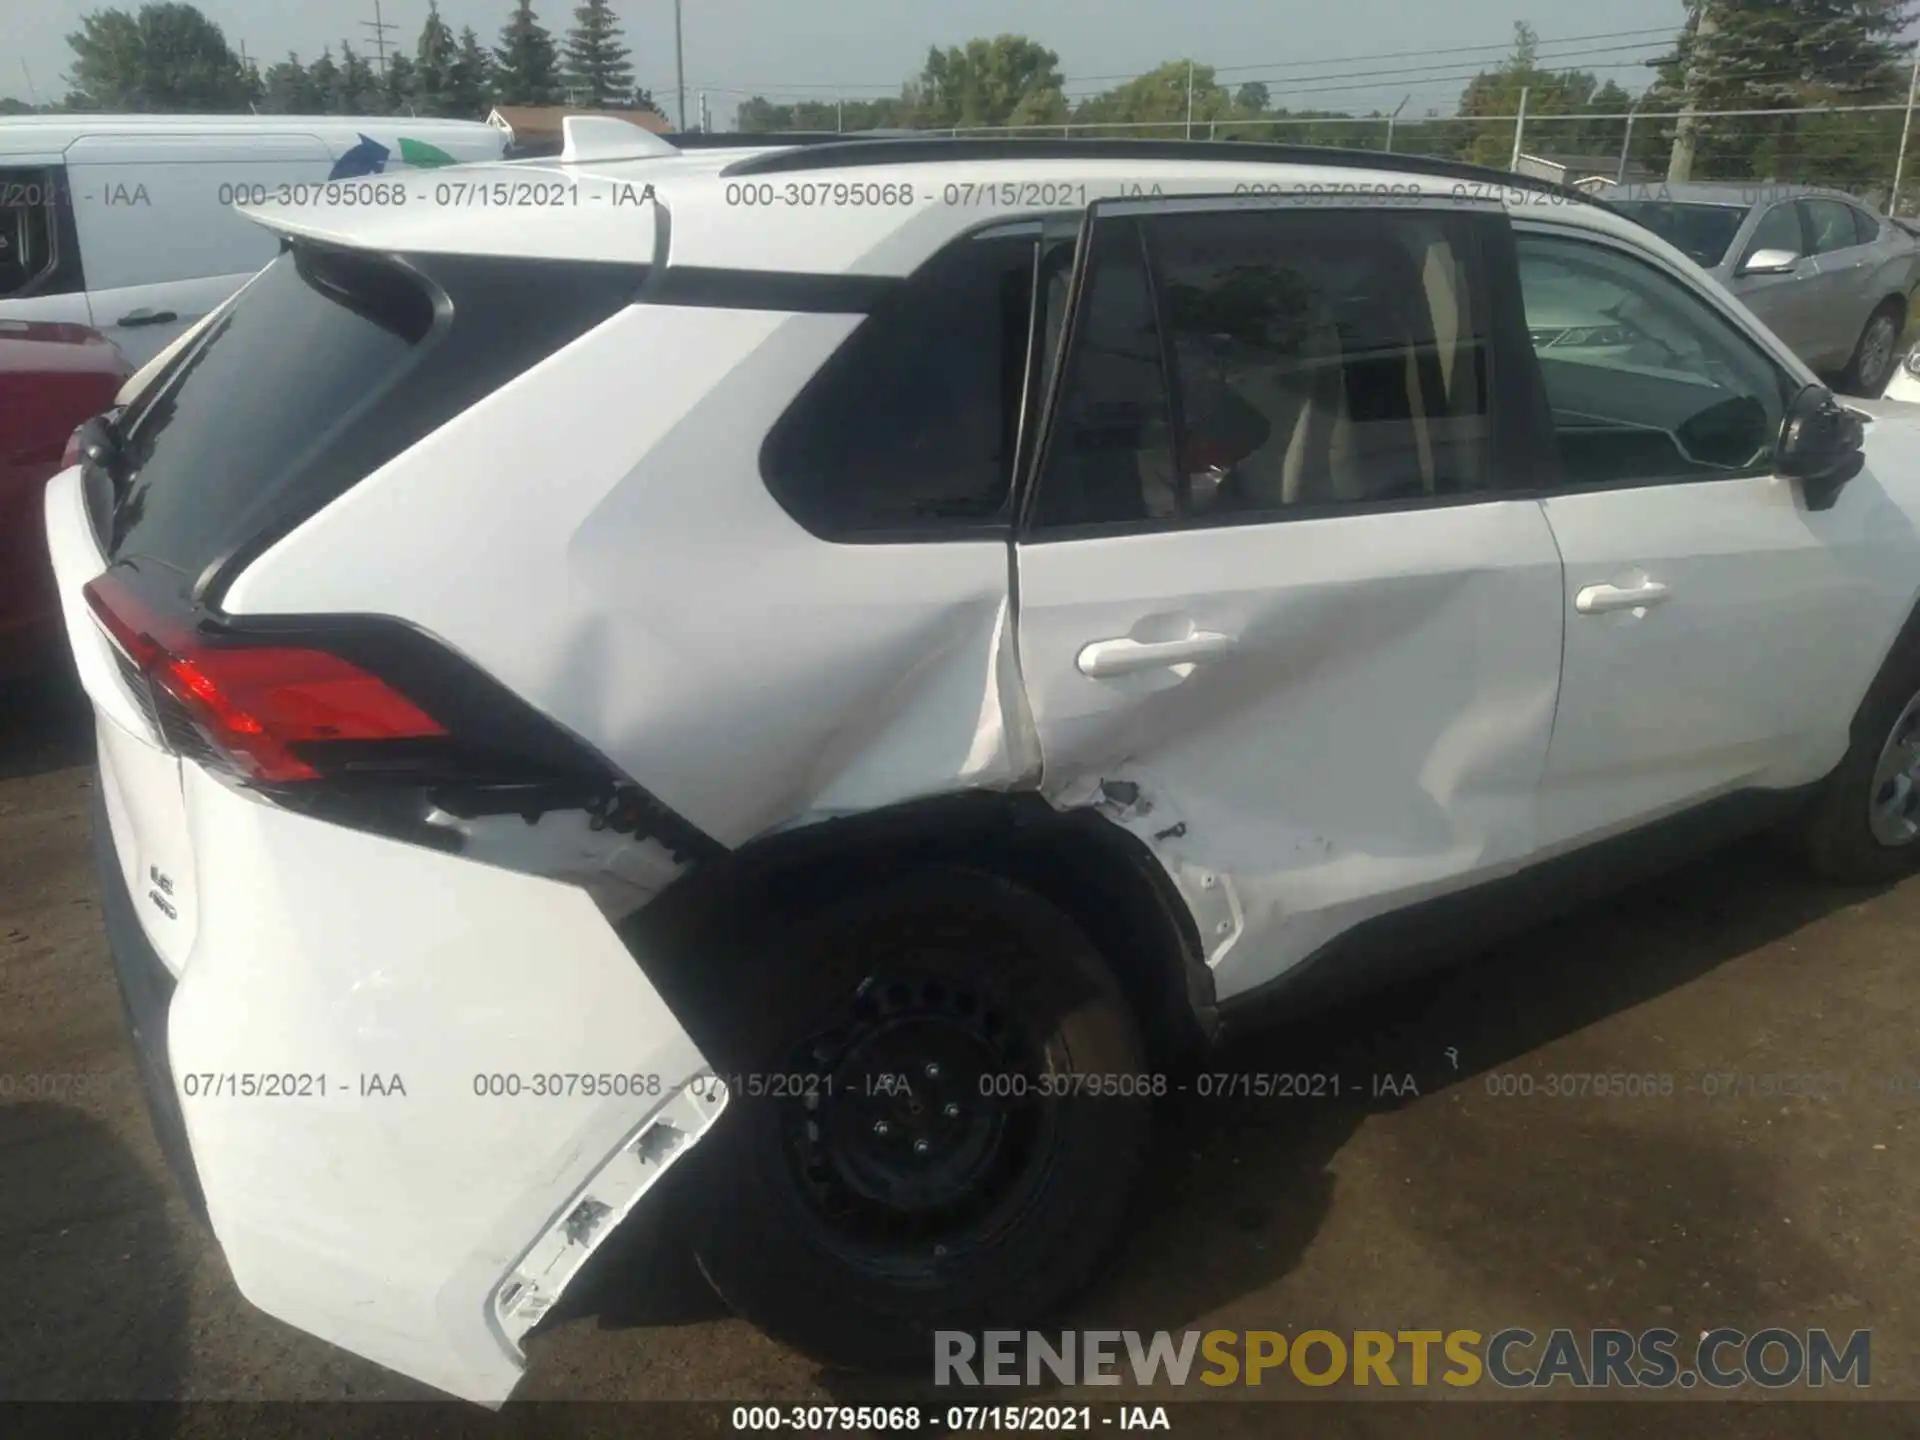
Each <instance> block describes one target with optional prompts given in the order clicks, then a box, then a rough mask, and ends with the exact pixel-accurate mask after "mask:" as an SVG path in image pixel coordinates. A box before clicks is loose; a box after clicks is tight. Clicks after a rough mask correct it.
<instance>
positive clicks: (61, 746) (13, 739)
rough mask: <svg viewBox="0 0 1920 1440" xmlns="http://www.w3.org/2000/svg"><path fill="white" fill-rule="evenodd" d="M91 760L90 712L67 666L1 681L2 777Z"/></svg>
mask: <svg viewBox="0 0 1920 1440" xmlns="http://www.w3.org/2000/svg"><path fill="white" fill-rule="evenodd" d="M92 759H93V710H92V707H91V706H90V704H89V703H88V701H87V696H86V692H85V691H84V690H82V689H81V688H80V681H79V677H78V676H76V675H75V674H74V673H73V672H72V670H71V669H59V670H53V671H50V672H48V673H47V674H46V675H43V676H36V677H35V678H33V679H31V680H13V681H6V682H0V780H15V779H21V778H24V777H26V776H30V775H45V774H47V773H48V772H49V771H53V770H65V769H67V768H68V767H70V766H74V765H85V764H88V763H89V762H90V761H91V760H92Z"/></svg>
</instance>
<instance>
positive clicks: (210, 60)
mask: <svg viewBox="0 0 1920 1440" xmlns="http://www.w3.org/2000/svg"><path fill="white" fill-rule="evenodd" d="M67 44H68V45H69V46H70V47H71V48H72V50H73V53H74V63H73V68H72V70H71V71H70V72H69V74H68V83H69V84H70V85H71V86H72V87H73V90H74V97H73V98H74V99H75V100H77V101H79V102H80V103H81V104H83V105H85V106H86V107H87V108H90V109H99V110H116V111H126V110H132V111H158V112H165V113H176V114H177V113H182V112H187V113H198V114H207V113H218V112H221V111H235V110H243V109H245V108H246V102H247V99H248V93H247V84H246V77H245V75H244V73H243V72H242V70H241V68H240V59H239V57H238V56H237V55H235V54H234V53H233V51H232V49H231V48H229V47H228V45H227V37H226V36H225V34H223V33H222V32H221V29H220V27H219V26H218V25H216V24H214V23H213V22H212V21H211V20H209V19H207V17H206V16H204V15H202V14H201V13H200V12H199V11H198V10H196V9H194V7H193V6H191V5H183V4H174V3H165V4H154V5H142V6H141V7H140V10H139V13H138V14H137V15H129V14H128V13H127V12H126V11H124V10H101V11H95V12H93V13H92V14H88V15H84V16H82V17H81V19H80V29H79V30H78V31H76V32H75V33H73V34H71V35H69V36H67Z"/></svg>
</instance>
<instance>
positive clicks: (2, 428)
mask: <svg viewBox="0 0 1920 1440" xmlns="http://www.w3.org/2000/svg"><path fill="white" fill-rule="evenodd" d="M131 373H132V370H131V367H129V366H128V364H127V361H126V357H125V356H123V355H122V354H121V353H120V352H119V351H118V350H116V349H115V348H114V347H113V345H112V344H111V343H110V342H109V341H108V340H107V339H106V337H105V336H103V335H101V334H100V333H99V332H98V331H94V330H89V329H87V328H86V327H85V326H83V325H57V324H52V323H47V322H40V321H32V322H29V321H25V320H0V680H16V679H20V678H22V677H24V676H32V675H37V674H39V673H40V672H42V671H44V670H45V669H46V668H47V667H48V666H49V664H50V663H53V662H57V661H58V660H59V659H60V656H61V647H62V643H63V641H64V639H65V630H64V627H63V626H62V625H61V622H60V599H59V596H58V594H57V593H56V592H55V590H54V587H53V568H52V566H51V565H49V564H48V562H47V527H46V521H45V518H44V512H45V508H46V501H45V497H44V495H43V494H42V491H43V490H44V488H45V486H46V483H47V480H48V478H49V477H50V476H52V475H53V474H54V472H55V471H57V470H59V469H60V467H61V457H62V455H63V454H64V453H65V452H66V450H67V442H68V441H69V440H70V439H71V438H72V436H73V432H74V431H75V430H77V429H78V428H79V427H80V424H81V422H82V421H84V420H87V419H88V418H90V417H92V416H94V415H97V414H99V413H100V412H101V411H103V410H105V409H107V408H108V407H109V406H111V405H112V404H113V403H114V395H115V392H116V391H118V390H119V389H120V387H121V384H122V383H123V382H124V381H125V380H126V379H127V378H128V376H129V375H130V374H131Z"/></svg>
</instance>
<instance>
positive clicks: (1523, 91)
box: [1507, 85, 1530, 170]
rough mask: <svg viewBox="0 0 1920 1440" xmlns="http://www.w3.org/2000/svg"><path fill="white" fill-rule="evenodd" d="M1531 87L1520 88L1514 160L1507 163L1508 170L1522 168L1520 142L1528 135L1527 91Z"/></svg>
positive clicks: (1515, 126) (1514, 129)
mask: <svg viewBox="0 0 1920 1440" xmlns="http://www.w3.org/2000/svg"><path fill="white" fill-rule="evenodd" d="M1529 88H1530V87H1528V86H1526V85H1522V86H1521V87H1520V113H1519V114H1518V115H1516V116H1514V118H1513V158H1512V159H1511V160H1509V161H1507V169H1509V170H1518V169H1519V168H1520V142H1521V141H1522V140H1523V139H1525V138H1526V134H1527V91H1528V89H1529Z"/></svg>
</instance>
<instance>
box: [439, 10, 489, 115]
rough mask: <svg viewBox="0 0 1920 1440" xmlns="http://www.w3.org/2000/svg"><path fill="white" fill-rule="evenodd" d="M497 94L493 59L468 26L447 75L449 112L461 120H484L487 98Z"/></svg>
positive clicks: (463, 32) (461, 35)
mask: <svg viewBox="0 0 1920 1440" xmlns="http://www.w3.org/2000/svg"><path fill="white" fill-rule="evenodd" d="M492 93H493V57H492V56H491V55H489V54H487V52H486V49H485V48H484V47H483V46H482V45H481V44H480V37H479V36H478V35H476V34H474V33H473V27H472V26H471V25H469V26H467V27H466V28H465V29H464V30H462V31H461V32H460V48H459V49H458V50H457V51H456V52H455V53H454V58H453V65H452V68H451V69H450V70H449V72H448V76H447V96H448V101H449V105H450V108H449V109H448V111H447V113H448V114H449V115H452V116H454V117H456V118H458V119H461V120H479V119H483V118H484V117H485V116H486V113H487V97H488V96H489V95H491V94H492Z"/></svg>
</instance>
